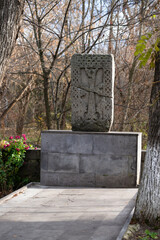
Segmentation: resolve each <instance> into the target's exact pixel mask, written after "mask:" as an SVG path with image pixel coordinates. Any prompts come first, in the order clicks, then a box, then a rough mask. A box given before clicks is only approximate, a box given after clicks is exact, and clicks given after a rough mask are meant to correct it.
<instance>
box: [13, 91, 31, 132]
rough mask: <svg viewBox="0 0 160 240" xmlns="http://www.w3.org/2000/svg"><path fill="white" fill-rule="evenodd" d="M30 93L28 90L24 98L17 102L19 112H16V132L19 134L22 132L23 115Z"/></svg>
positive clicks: (24, 114)
mask: <svg viewBox="0 0 160 240" xmlns="http://www.w3.org/2000/svg"><path fill="white" fill-rule="evenodd" d="M30 95H31V92H28V93H27V94H26V96H25V97H24V99H21V100H20V101H19V103H18V107H19V114H18V119H17V124H16V134H17V135H20V136H21V135H22V133H23V128H24V121H25V116H26V112H27V109H28V104H29V99H30Z"/></svg>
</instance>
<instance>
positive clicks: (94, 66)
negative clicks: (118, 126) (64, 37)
mask: <svg viewBox="0 0 160 240" xmlns="http://www.w3.org/2000/svg"><path fill="white" fill-rule="evenodd" d="M114 72H115V67H114V58H113V56H112V55H91V54H75V55H73V57H72V60H71V78H72V87H71V100H72V101H71V103H72V130H73V131H94V132H108V131H109V130H110V128H111V125H112V121H113V111H114V102H113V98H114V95H113V88H114Z"/></svg>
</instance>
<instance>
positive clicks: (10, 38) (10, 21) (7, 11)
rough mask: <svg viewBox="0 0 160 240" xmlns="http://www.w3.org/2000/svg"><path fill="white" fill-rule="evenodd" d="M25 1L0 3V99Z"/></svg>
mask: <svg viewBox="0 0 160 240" xmlns="http://www.w3.org/2000/svg"><path fill="white" fill-rule="evenodd" d="M24 2H25V0H19V1H18V0H1V1H0V98H1V97H2V94H3V91H4V87H5V80H4V76H5V70H6V66H7V61H8V59H9V57H10V56H11V53H12V50H13V47H14V44H15V41H16V39H17V36H18V31H19V26H20V19H21V16H22V14H23V8H24Z"/></svg>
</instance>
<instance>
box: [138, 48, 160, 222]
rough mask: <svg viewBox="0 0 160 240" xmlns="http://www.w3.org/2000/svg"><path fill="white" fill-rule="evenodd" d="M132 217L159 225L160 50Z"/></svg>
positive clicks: (157, 55) (157, 56)
mask: <svg viewBox="0 0 160 240" xmlns="http://www.w3.org/2000/svg"><path fill="white" fill-rule="evenodd" d="M159 47H160V46H159ZM134 219H135V220H136V221H138V222H145V223H147V224H149V225H153V226H157V227H160V52H158V53H157V54H156V61H155V75H154V82H153V85H152V91H151V98H150V109H149V134H148V146H147V154H146V159H145V163H144V170H143V175H142V180H141V184H140V188H139V191H138V196H137V202H136V208H135V214H134Z"/></svg>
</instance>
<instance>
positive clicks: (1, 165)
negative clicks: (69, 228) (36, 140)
mask: <svg viewBox="0 0 160 240" xmlns="http://www.w3.org/2000/svg"><path fill="white" fill-rule="evenodd" d="M26 140H27V138H26V136H25V134H22V136H21V137H20V136H16V137H15V138H14V137H13V136H10V137H9V138H8V139H6V140H2V141H0V190H1V191H2V192H7V191H12V190H13V188H14V185H15V179H16V175H17V173H18V171H19V168H20V167H21V166H22V165H23V163H24V158H25V152H26V150H28V149H29V148H33V147H32V146H31V145H30V146H29V145H27V144H26Z"/></svg>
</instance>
